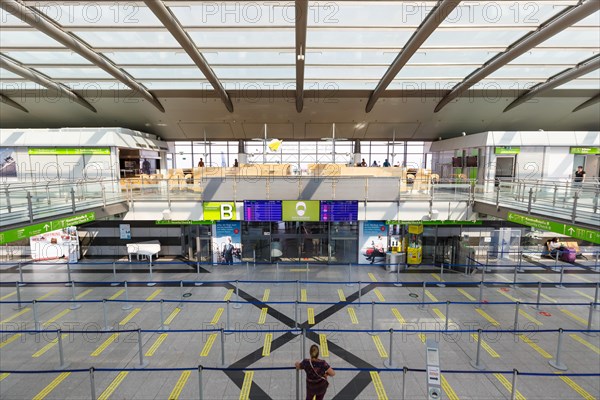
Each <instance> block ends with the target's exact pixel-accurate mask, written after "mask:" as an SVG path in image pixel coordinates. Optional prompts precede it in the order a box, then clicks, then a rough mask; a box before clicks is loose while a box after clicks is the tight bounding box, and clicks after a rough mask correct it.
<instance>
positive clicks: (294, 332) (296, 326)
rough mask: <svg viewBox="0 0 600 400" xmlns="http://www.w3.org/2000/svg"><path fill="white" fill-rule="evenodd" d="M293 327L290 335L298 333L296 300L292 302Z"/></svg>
mask: <svg viewBox="0 0 600 400" xmlns="http://www.w3.org/2000/svg"><path fill="white" fill-rule="evenodd" d="M294 329H295V330H294V331H292V335H298V334H299V333H300V332H299V331H298V300H296V301H295V302H294Z"/></svg>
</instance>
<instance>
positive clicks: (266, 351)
mask: <svg viewBox="0 0 600 400" xmlns="http://www.w3.org/2000/svg"><path fill="white" fill-rule="evenodd" d="M272 341H273V334H272V333H267V334H266V335H265V341H264V342H263V351H262V355H263V357H268V356H269V355H270V354H271V342H272Z"/></svg>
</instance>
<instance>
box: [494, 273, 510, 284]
mask: <svg viewBox="0 0 600 400" xmlns="http://www.w3.org/2000/svg"><path fill="white" fill-rule="evenodd" d="M494 276H496V277H498V278H500V279H502V280H503V281H504V282H512V280H510V279H508V278H505V277H503V276H502V275H499V274H496V275H494Z"/></svg>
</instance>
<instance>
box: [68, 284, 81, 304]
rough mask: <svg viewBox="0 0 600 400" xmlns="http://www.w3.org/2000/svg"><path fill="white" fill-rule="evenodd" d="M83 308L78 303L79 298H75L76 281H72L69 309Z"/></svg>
mask: <svg viewBox="0 0 600 400" xmlns="http://www.w3.org/2000/svg"><path fill="white" fill-rule="evenodd" d="M79 308H81V304H79V303H77V299H76V298H75V282H73V281H71V306H70V307H69V309H71V310H77V309H79Z"/></svg>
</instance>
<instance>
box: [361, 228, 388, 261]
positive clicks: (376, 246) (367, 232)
mask: <svg viewBox="0 0 600 400" xmlns="http://www.w3.org/2000/svg"><path fill="white" fill-rule="evenodd" d="M387 237H388V226H387V224H386V222H385V221H361V222H360V231H359V237H358V243H359V247H358V263H359V264H385V252H386V251H387Z"/></svg>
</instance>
